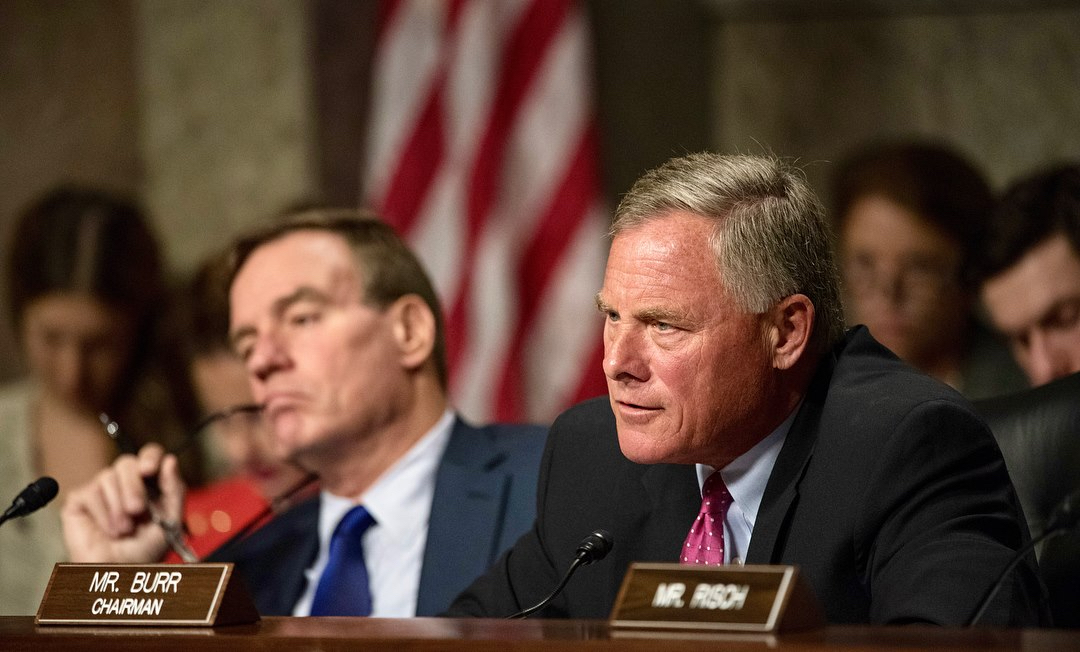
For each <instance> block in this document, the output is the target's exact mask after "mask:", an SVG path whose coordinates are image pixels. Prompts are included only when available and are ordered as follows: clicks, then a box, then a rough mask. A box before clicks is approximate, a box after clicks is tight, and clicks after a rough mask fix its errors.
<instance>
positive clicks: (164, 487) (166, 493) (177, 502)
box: [158, 454, 187, 523]
mask: <svg viewBox="0 0 1080 652" xmlns="http://www.w3.org/2000/svg"><path fill="white" fill-rule="evenodd" d="M158 478H159V482H160V486H161V509H162V510H163V511H164V513H165V518H167V519H169V520H171V521H176V522H178V523H179V522H181V521H182V520H183V516H184V494H185V493H186V491H187V486H186V485H185V484H184V479H183V478H182V477H181V476H180V462H179V461H178V460H177V459H176V456H175V455H171V454H170V455H166V456H165V457H164V458H163V459H162V462H161V473H160V474H159V475H158Z"/></svg>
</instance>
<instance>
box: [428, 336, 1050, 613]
mask: <svg viewBox="0 0 1080 652" xmlns="http://www.w3.org/2000/svg"><path fill="white" fill-rule="evenodd" d="M537 504H538V513H537V521H536V524H535V526H534V527H533V529H532V530H531V531H530V532H529V533H528V534H527V535H526V536H524V537H522V538H521V539H520V540H519V541H518V543H517V544H515V546H514V547H513V548H512V549H511V550H510V551H509V552H508V553H507V554H506V555H504V556H503V558H501V559H500V560H499V561H498V562H497V563H496V564H495V565H494V566H493V567H492V568H491V569H490V570H489V571H488V572H487V573H486V574H485V575H483V576H482V577H481V578H480V579H478V580H477V581H476V582H475V583H474V584H473V585H472V586H471V587H470V588H469V589H468V590H467V591H466V592H465V593H463V594H462V595H461V596H460V597H459V598H458V599H457V600H456V601H455V603H454V605H453V606H452V607H451V609H450V611H449V614H450V615H452V616H465V615H474V616H506V615H508V614H511V613H514V612H516V611H518V610H520V609H524V608H525V607H528V606H531V605H533V604H536V603H537V602H539V601H540V599H541V598H543V597H544V596H545V595H546V594H547V593H548V592H550V591H551V589H552V588H553V587H554V586H555V585H556V583H557V582H558V579H559V577H560V576H561V575H562V574H563V573H564V572H565V570H566V567H567V566H568V565H569V564H570V561H571V560H572V559H573V558H574V552H575V550H576V548H577V545H578V542H579V541H580V540H581V538H582V537H583V536H585V535H586V534H588V533H589V532H590V531H592V530H594V529H596V528H604V529H607V530H609V531H610V532H611V533H612V535H613V539H614V547H613V549H612V551H611V553H610V554H609V555H608V556H607V558H605V559H604V560H602V561H600V562H597V563H594V564H592V565H589V566H585V567H583V568H581V570H580V571H579V572H578V574H577V576H576V577H574V578H573V580H572V581H571V582H570V583H569V585H568V586H567V587H566V589H565V591H563V593H562V594H561V595H560V596H559V597H558V598H556V599H555V600H554V601H553V602H552V603H551V604H550V605H549V606H548V607H547V608H546V609H545V610H544V611H543V612H541V613H542V614H543V615H546V616H548V617H570V618H606V617H607V616H608V615H609V613H610V611H611V608H612V605H613V603H614V601H615V597H616V595H617V593H618V590H619V587H620V585H621V582H622V579H623V575H624V574H625V572H626V569H627V567H628V566H629V564H630V563H632V562H636V561H661V562H664V561H666V562H675V561H677V560H678V558H679V550H680V548H681V546H682V543H683V539H684V538H685V537H686V533H687V531H688V530H689V528H690V524H691V522H693V520H694V518H695V516H696V515H697V512H698V508H699V506H700V504H701V494H700V492H699V489H698V485H697V478H696V475H695V471H694V467H693V466H689V465H675V464H651V465H644V464H635V463H633V462H631V461H630V460H628V459H626V457H624V456H623V454H622V452H621V451H620V449H619V442H618V436H617V433H616V428H615V418H614V415H613V414H612V412H611V408H610V405H609V403H608V401H607V399H606V398H604V399H599V400H592V401H588V402H585V403H582V404H580V405H577V406H575V407H573V408H571V409H570V410H568V411H567V412H565V413H563V414H562V415H561V416H560V417H559V418H558V419H556V421H555V423H554V424H553V425H552V427H551V434H550V435H549V437H548V444H547V449H546V451H545V453H544V460H543V462H542V463H541V471H540V485H539V488H538V490H537ZM1027 541H1028V533H1027V527H1026V524H1025V522H1024V517H1023V514H1022V512H1021V510H1020V507H1019V503H1018V500H1017V498H1016V494H1015V492H1014V491H1013V487H1012V484H1011V483H1010V481H1009V476H1008V474H1007V472H1006V469H1005V464H1004V461H1003V460H1002V457H1001V453H1000V452H999V450H998V448H997V445H996V444H995V442H994V439H993V437H992V436H991V434H990V431H989V430H988V429H987V427H986V425H985V424H984V423H983V422H982V421H981V420H980V419H979V417H978V416H977V415H976V414H975V412H974V410H973V408H972V406H971V405H970V404H969V403H968V402H967V401H966V400H965V399H964V398H963V397H961V396H960V395H959V394H957V393H956V392H954V391H952V390H951V389H950V388H948V387H946V386H944V385H942V384H941V383H938V382H937V381H934V380H932V379H931V378H929V377H928V376H926V375H924V374H921V373H919V372H917V371H915V370H914V369H912V368H910V367H908V366H907V365H905V364H903V363H902V362H900V361H899V360H898V359H897V358H896V357H895V356H893V355H892V354H891V353H890V352H889V351H888V350H887V349H885V348H884V347H882V346H881V345H880V344H878V343H877V342H875V341H874V339H873V338H872V337H870V335H869V333H868V332H867V331H866V329H864V328H857V329H854V330H853V331H852V332H850V333H849V334H848V337H847V338H846V340H845V341H844V342H843V343H842V344H841V345H840V346H839V347H838V348H837V349H836V351H835V352H834V355H832V356H829V357H828V358H827V359H826V360H825V361H824V362H823V364H822V365H821V367H820V369H819V371H818V372H817V375H816V376H815V379H814V381H813V382H812V384H811V387H810V390H809V392H808V394H807V396H806V397H805V399H804V400H803V403H802V406H801V407H800V409H799V412H798V414H797V416H796V418H795V420H794V422H793V423H792V426H791V429H790V430H789V432H788V435H787V438H786V439H785V441H784V445H783V448H782V449H781V451H780V454H779V456H778V458H777V460H776V464H775V466H774V467H773V470H772V474H771V475H770V477H769V480H768V484H767V485H766V488H765V493H764V495H763V496H762V500H761V505H760V507H759V509H758V513H757V520H756V521H755V524H754V530H753V535H752V538H751V540H750V548H749V550H748V551H747V553H746V562H747V563H750V564H796V565H798V566H799V567H800V568H801V573H802V576H803V577H804V578H806V579H807V580H808V581H809V584H810V585H811V588H812V589H813V590H814V592H815V593H816V594H817V596H818V598H819V599H820V601H821V602H822V606H823V607H824V610H825V613H826V616H827V618H828V620H829V621H830V622H835V623H882V624H883V623H908V622H916V621H926V622H935V623H942V624H952V625H959V624H963V623H964V622H965V621H966V620H967V619H968V618H969V617H970V616H971V615H972V613H973V611H974V610H975V606H976V604H977V603H978V602H979V599H980V598H981V597H982V595H983V594H984V593H985V592H986V590H987V588H988V587H989V586H990V585H991V583H992V582H993V581H994V579H995V577H996V576H997V575H998V574H999V573H1000V572H1001V571H1002V570H1003V569H1004V568H1005V567H1006V565H1007V563H1008V561H1009V559H1010V558H1011V557H1012V556H1013V554H1014V551H1016V550H1018V549H1020V548H1021V547H1022V546H1023V545H1024V544H1025V543H1026V542H1027ZM1045 613H1046V612H1045V604H1044V602H1043V594H1042V589H1041V586H1040V585H1039V581H1038V578H1037V577H1036V573H1035V560H1034V556H1033V555H1030V554H1029V555H1028V556H1027V558H1026V559H1025V560H1024V562H1023V563H1021V564H1020V565H1019V566H1018V567H1017V569H1016V571H1015V572H1014V573H1013V574H1012V575H1010V576H1009V577H1008V580H1007V581H1006V582H1005V586H1004V587H1003V588H1002V590H1001V591H1000V592H999V593H998V599H997V600H996V601H995V602H994V603H993V606H992V607H991V609H990V610H989V611H988V613H987V615H986V617H985V619H984V621H985V622H986V623H988V624H990V623H996V624H1008V625H1034V624H1037V623H1038V622H1039V621H1040V619H1041V618H1042V617H1044V616H1045Z"/></svg>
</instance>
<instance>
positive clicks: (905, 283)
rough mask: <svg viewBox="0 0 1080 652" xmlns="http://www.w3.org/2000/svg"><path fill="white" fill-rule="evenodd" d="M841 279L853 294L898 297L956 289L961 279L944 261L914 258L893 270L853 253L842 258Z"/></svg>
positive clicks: (917, 297)
mask: <svg viewBox="0 0 1080 652" xmlns="http://www.w3.org/2000/svg"><path fill="white" fill-rule="evenodd" d="M844 280H845V282H846V284H847V286H848V288H850V289H851V291H852V293H853V294H855V295H856V296H860V297H866V296H869V295H872V294H875V293H878V292H882V293H886V294H889V295H893V296H898V297H907V298H912V299H926V298H928V297H932V296H934V295H936V294H940V293H941V292H943V291H945V290H948V289H952V288H955V287H957V286H958V285H959V282H960V273H959V270H958V269H957V266H956V265H950V264H948V263H945V262H943V261H937V260H923V259H915V260H910V261H905V262H903V263H901V264H900V265H899V267H898V268H895V269H893V270H885V269H883V268H882V266H881V265H879V264H878V263H877V262H876V261H874V260H870V259H868V258H864V257H860V256H856V257H853V258H850V259H847V260H845V261H844Z"/></svg>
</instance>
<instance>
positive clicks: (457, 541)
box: [209, 419, 547, 616]
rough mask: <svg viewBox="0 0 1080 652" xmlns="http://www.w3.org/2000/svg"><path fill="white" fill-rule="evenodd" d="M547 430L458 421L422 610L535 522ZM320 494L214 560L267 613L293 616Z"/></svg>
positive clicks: (313, 543) (434, 524)
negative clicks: (230, 569) (224, 564)
mask: <svg viewBox="0 0 1080 652" xmlns="http://www.w3.org/2000/svg"><path fill="white" fill-rule="evenodd" d="M546 433H547V430H546V429H545V428H542V427H540V426H518V425H513V426H511V425H498V424H496V425H489V426H485V427H482V428H474V427H472V426H470V425H468V424H466V423H465V422H463V421H462V420H461V419H456V420H455V422H454V428H453V430H452V431H451V434H450V441H449V443H448V444H447V447H446V451H445V452H444V453H443V457H442V460H440V462H439V467H438V470H437V472H436V478H435V496H434V499H433V502H432V506H431V518H430V521H429V523H428V537H427V543H426V545H425V550H424V561H423V568H422V569H421V571H420V592H419V596H418V599H417V605H416V615H417V616H433V615H436V614H438V613H440V612H442V611H445V610H446V608H447V607H448V606H449V605H450V602H451V601H452V600H453V599H454V597H455V596H456V595H457V594H458V593H460V592H461V590H462V589H464V588H465V587H466V586H468V585H469V583H470V582H471V581H472V580H473V579H475V578H476V577H477V576H479V575H480V574H482V573H483V572H484V571H485V570H486V569H487V568H488V566H490V565H491V564H492V563H493V562H494V561H495V560H496V559H497V558H498V557H499V555H500V554H502V552H503V551H505V550H506V549H508V548H509V547H510V546H511V545H513V543H514V541H516V540H517V538H518V537H519V536H521V534H522V533H524V532H525V531H526V530H528V528H529V526H530V525H532V521H533V518H534V516H535V514H536V500H535V496H536V480H537V473H538V469H539V465H540V457H541V454H542V452H543V447H544V438H545V435H546ZM318 521H319V498H318V496H316V497H314V498H311V499H308V500H306V501H305V502H303V503H300V504H299V505H297V506H296V507H294V508H293V509H291V510H289V511H288V512H286V513H284V514H282V515H280V516H278V517H277V518H275V519H274V520H273V521H271V522H270V523H268V524H266V525H265V526H263V527H262V528H260V529H259V530H257V531H256V532H255V533H253V534H252V535H251V536H249V537H248V538H247V539H244V540H243V541H241V542H239V543H238V544H237V545H235V546H231V547H229V548H228V549H225V550H221V551H218V552H216V553H214V555H212V556H211V558H210V559H209V561H228V562H233V563H234V564H236V570H237V572H238V573H239V574H240V576H241V577H242V578H243V580H244V583H245V584H246V585H247V587H248V590H249V591H250V592H251V594H252V597H253V598H254V601H255V606H256V607H257V608H258V610H259V613H261V614H262V615H264V616H280V615H290V614H291V613H292V609H293V606H294V605H295V604H296V601H297V600H298V599H299V598H300V595H301V593H302V592H303V591H304V588H305V582H306V579H305V577H304V571H305V570H306V569H307V568H308V567H309V566H310V565H311V563H312V562H313V561H314V560H315V556H316V554H317V552H318V547H319V541H318Z"/></svg>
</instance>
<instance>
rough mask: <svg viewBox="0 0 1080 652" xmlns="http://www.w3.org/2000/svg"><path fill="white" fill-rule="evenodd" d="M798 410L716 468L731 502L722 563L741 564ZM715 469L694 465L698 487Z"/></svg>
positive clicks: (704, 465) (726, 522)
mask: <svg viewBox="0 0 1080 652" xmlns="http://www.w3.org/2000/svg"><path fill="white" fill-rule="evenodd" d="M798 412H799V410H798V408H796V409H795V410H793V411H792V413H791V415H790V416H789V417H788V418H787V419H786V420H784V422H783V423H781V424H780V426H779V427H777V428H776V430H773V431H772V432H771V433H769V436H768V437H766V438H765V439H762V440H761V441H759V442H758V443H757V444H754V447H753V448H751V449H750V450H748V451H746V452H745V453H743V454H742V455H740V456H739V457H737V458H735V459H734V460H732V462H731V463H730V464H728V465H727V466H725V467H724V468H722V469H720V477H721V478H723V479H724V484H725V485H727V489H728V492H729V493H730V494H731V506H730V507H728V512H727V518H725V519H724V563H725V564H742V563H743V560H744V559H746V551H747V550H749V549H750V537H751V536H752V535H753V533H754V522H755V521H756V520H757V513H758V508H759V507H760V506H761V497H762V496H764V495H765V485H766V484H768V482H769V476H770V475H772V470H773V466H775V465H776V458H777V456H778V455H780V449H781V448H783V447H784V441H785V440H786V439H787V434H788V431H789V430H790V429H791V424H792V422H793V421H795V415H796V414H798ZM715 470H716V469H714V468H713V467H711V466H708V465H706V464H698V465H697V474H698V488H699V489H700V488H701V486H702V484H704V482H705V478H708V477H709V476H710V475H712V474H713V471H715Z"/></svg>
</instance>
